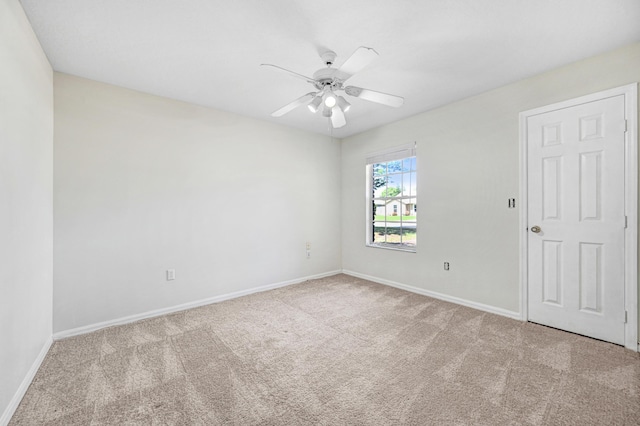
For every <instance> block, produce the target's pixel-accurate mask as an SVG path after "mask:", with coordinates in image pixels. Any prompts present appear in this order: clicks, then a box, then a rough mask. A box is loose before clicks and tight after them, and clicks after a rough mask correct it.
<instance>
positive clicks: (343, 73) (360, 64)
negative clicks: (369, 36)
mask: <svg viewBox="0 0 640 426" xmlns="http://www.w3.org/2000/svg"><path fill="white" fill-rule="evenodd" d="M377 57H378V52H376V51H375V50H373V49H372V48H370V47H364V46H360V47H358V48H357V49H356V51H355V52H353V54H352V55H351V56H350V57H349V59H347V60H346V61H345V62H344V64H342V66H341V67H340V69H338V72H337V76H338V78H340V79H341V80H342V81H346V80H347V79H348V78H349V77H351V76H352V75H354V74H355V73H357V72H358V71H360V70H362V69H363V68H364V67H366V66H367V65H369V64H370V63H371V62H372V61H373V60H374V59H375V58H377Z"/></svg>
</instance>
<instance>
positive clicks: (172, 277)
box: [167, 269, 176, 281]
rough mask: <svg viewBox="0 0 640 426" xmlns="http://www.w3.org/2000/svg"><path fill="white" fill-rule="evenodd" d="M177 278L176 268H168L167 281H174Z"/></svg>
mask: <svg viewBox="0 0 640 426" xmlns="http://www.w3.org/2000/svg"><path fill="white" fill-rule="evenodd" d="M175 279H176V270H175V269H167V281H173V280H175Z"/></svg>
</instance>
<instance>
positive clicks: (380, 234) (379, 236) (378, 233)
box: [372, 222, 387, 243]
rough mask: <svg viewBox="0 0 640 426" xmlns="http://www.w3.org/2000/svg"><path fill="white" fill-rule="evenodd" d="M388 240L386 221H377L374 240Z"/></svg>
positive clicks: (378, 241)
mask: <svg viewBox="0 0 640 426" xmlns="http://www.w3.org/2000/svg"><path fill="white" fill-rule="evenodd" d="M386 241H387V240H386V228H385V226H384V222H375V223H374V224H373V241H372V242H374V243H385V242H386Z"/></svg>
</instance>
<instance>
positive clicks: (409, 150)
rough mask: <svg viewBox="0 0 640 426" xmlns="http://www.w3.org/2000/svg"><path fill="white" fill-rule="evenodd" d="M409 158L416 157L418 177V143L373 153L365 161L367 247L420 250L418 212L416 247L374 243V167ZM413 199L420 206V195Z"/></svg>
mask: <svg viewBox="0 0 640 426" xmlns="http://www.w3.org/2000/svg"><path fill="white" fill-rule="evenodd" d="M408 157H416V167H415V171H416V176H417V171H418V169H419V165H418V156H417V149H416V143H415V142H412V143H411V144H407V145H402V146H397V147H394V148H390V149H387V150H384V151H379V152H376V153H372V154H369V155H367V157H366V159H365V163H366V167H365V170H366V196H365V200H366V201H365V203H366V208H365V212H366V216H365V224H366V225H365V226H366V233H365V235H366V237H365V238H366V240H365V245H366V246H367V247H372V248H381V249H385V250H397V251H404V252H409V253H415V252H416V251H417V248H418V244H417V226H418V225H417V224H418V213H417V211H415V213H416V220H415V223H416V245H414V246H396V245H392V244H387V243H374V242H373V226H372V225H373V219H372V216H373V207H372V205H373V198H374V197H373V179H372V177H373V165H374V164H376V163H386V162H389V161H394V160H401V159H404V158H408ZM412 198H415V200H416V202H415V205H417V204H418V195H417V194H416V195H414V196H413V197H412ZM400 214H401V215H402V214H403V212H402V209H401V211H400Z"/></svg>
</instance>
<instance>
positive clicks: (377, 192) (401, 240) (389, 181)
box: [367, 144, 418, 251]
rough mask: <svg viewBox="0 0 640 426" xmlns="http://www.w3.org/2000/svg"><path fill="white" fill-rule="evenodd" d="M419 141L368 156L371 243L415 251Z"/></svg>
mask: <svg viewBox="0 0 640 426" xmlns="http://www.w3.org/2000/svg"><path fill="white" fill-rule="evenodd" d="M416 170H417V169H416V148H415V144H412V145H411V146H406V147H400V148H395V149H394V150H391V151H386V152H383V153H378V154H374V155H371V156H369V157H368V158H367V194H368V197H367V218H368V220H367V245H368V246H371V247H382V248H391V249H398V250H405V251H415V250H416V242H417V232H418V226H417V220H416V218H417V202H418V200H417V192H416V186H417V185H416V173H417V172H416Z"/></svg>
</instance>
